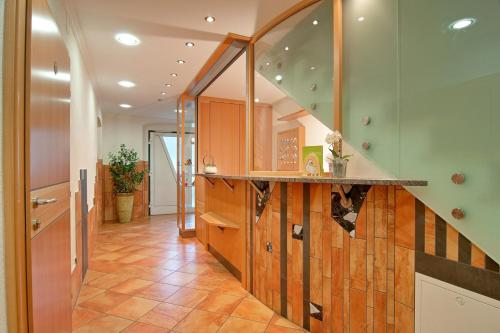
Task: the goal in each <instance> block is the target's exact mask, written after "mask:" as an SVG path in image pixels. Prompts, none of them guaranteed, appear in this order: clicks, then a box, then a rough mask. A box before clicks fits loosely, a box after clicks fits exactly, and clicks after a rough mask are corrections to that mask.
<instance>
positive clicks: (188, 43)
mask: <svg viewBox="0 0 500 333" xmlns="http://www.w3.org/2000/svg"><path fill="white" fill-rule="evenodd" d="M185 45H186V46H187V47H194V43H193V42H187V43H186V44H185Z"/></svg>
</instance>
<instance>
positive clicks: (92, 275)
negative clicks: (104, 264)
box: [83, 269, 106, 284]
mask: <svg viewBox="0 0 500 333" xmlns="http://www.w3.org/2000/svg"><path fill="white" fill-rule="evenodd" d="M104 275H106V273H103V272H98V271H93V270H91V269H88V270H87V273H85V279H84V280H83V284H87V283H89V282H90V281H93V280H95V279H98V278H100V277H103V276H104Z"/></svg>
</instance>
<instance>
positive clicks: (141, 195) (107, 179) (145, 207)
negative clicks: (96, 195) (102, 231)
mask: <svg viewBox="0 0 500 333" xmlns="http://www.w3.org/2000/svg"><path fill="white" fill-rule="evenodd" d="M101 163H102V162H101ZM147 168H148V162H146V161H139V165H138V170H144V169H147ZM102 175H103V180H104V182H103V183H102V184H103V198H104V201H103V207H102V208H103V221H104V222H105V223H113V222H116V220H117V218H118V215H117V212H116V200H115V194H114V192H113V178H111V174H110V173H109V165H103V167H102ZM148 182H149V180H148V176H147V175H146V176H145V177H144V181H143V182H142V183H141V184H140V185H139V186H138V187H137V189H136V191H135V194H134V210H133V211H132V218H139V217H143V216H149V183H148Z"/></svg>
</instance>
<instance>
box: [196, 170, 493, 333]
mask: <svg viewBox="0 0 500 333" xmlns="http://www.w3.org/2000/svg"><path fill="white" fill-rule="evenodd" d="M196 181H197V188H198V191H200V193H197V194H199V195H197V207H196V217H197V237H198V238H199V239H200V241H202V242H203V244H205V245H206V247H207V248H208V250H209V251H210V252H212V253H213V254H214V255H215V256H216V257H217V258H218V259H219V260H220V261H221V262H222V263H223V264H224V265H225V266H226V267H228V269H229V270H230V271H231V272H233V274H235V276H237V277H238V278H240V279H241V282H242V284H243V286H244V287H245V288H247V289H248V290H249V291H250V292H251V293H252V294H253V295H254V296H255V297H257V298H258V299H259V300H260V301H262V302H263V303H264V304H266V305H267V306H269V307H270V308H272V309H273V310H274V311H275V312H277V313H279V314H281V315H282V316H284V317H287V318H289V319H290V320H291V321H293V322H294V323H296V324H297V325H299V326H302V327H304V328H306V329H308V330H310V331H311V332H341V331H350V332H368V331H369V332H372V331H377V332H378V331H384V332H394V331H395V332H412V331H413V327H414V325H413V323H414V315H415V273H416V272H425V274H426V275H430V276H432V277H435V278H438V279H440V280H443V281H450V279H454V278H455V279H456V277H454V276H453V274H450V272H455V273H457V272H458V271H457V270H459V271H460V272H461V273H463V274H468V275H467V276H473V279H470V280H469V279H464V280H467V281H466V282H464V281H458V282H457V281H450V283H451V282H453V283H454V284H457V283H458V284H459V285H460V283H461V284H462V287H464V288H467V289H469V290H474V291H476V292H479V293H481V294H484V295H488V296H489V297H499V298H500V295H497V294H499V293H500V291H499V290H498V288H495V285H496V284H497V283H498V281H499V280H498V276H499V274H498V271H499V269H498V264H496V263H495V262H493V261H492V260H491V258H488V256H487V255H485V254H484V252H482V251H481V250H480V249H479V248H477V247H476V246H474V244H471V242H470V241H467V239H466V238H465V237H464V236H463V235H461V234H460V233H458V232H457V231H456V230H455V229H453V228H452V227H451V226H450V225H448V224H447V223H446V222H445V221H444V220H443V219H441V218H440V217H439V216H437V215H436V214H434V212H432V210H431V209H429V208H428V207H426V206H425V205H424V204H423V203H422V202H420V201H419V200H418V199H416V198H415V197H414V196H413V195H412V194H411V193H410V192H409V191H408V190H407V188H405V187H409V186H426V185H427V182H426V181H424V180H394V179H361V178H342V179H339V178H331V177H303V176H300V175H291V174H276V173H271V174H252V175H248V176H229V175H207V174H198V175H197V177H196ZM201 192H202V193H201ZM443 230H444V231H443ZM443 261H445V262H446V264H450V263H451V264H452V265H456V266H453V268H452V269H450V270H446V271H443V270H442V269H439V267H440V266H442V265H443ZM495 270H496V271H495ZM462 271H463V272H462ZM455 276H456V274H455ZM461 276H463V275H461ZM464 283H469V284H470V285H463V284H464Z"/></svg>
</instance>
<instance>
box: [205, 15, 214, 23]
mask: <svg viewBox="0 0 500 333" xmlns="http://www.w3.org/2000/svg"><path fill="white" fill-rule="evenodd" d="M205 21H207V22H208V23H213V22H215V17H213V16H207V17H205Z"/></svg>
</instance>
